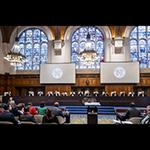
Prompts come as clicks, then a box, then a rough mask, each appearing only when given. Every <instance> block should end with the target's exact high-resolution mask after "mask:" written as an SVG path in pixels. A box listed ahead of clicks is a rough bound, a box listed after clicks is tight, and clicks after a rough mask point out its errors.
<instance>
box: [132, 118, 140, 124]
mask: <svg viewBox="0 0 150 150" xmlns="http://www.w3.org/2000/svg"><path fill="white" fill-rule="evenodd" d="M129 121H131V122H132V123H133V124H140V123H141V117H132V118H130V119H129Z"/></svg>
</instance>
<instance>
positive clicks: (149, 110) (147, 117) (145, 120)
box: [141, 104, 150, 124]
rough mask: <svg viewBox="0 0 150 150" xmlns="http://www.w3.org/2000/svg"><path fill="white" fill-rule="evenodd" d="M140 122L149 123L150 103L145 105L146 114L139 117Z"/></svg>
mask: <svg viewBox="0 0 150 150" xmlns="http://www.w3.org/2000/svg"><path fill="white" fill-rule="evenodd" d="M141 124H150V104H149V105H147V107H146V114H145V115H144V117H143V118H142V119H141Z"/></svg>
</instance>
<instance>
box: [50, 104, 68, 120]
mask: <svg viewBox="0 0 150 150" xmlns="http://www.w3.org/2000/svg"><path fill="white" fill-rule="evenodd" d="M52 115H53V116H61V117H63V118H66V121H68V120H70V113H69V112H68V111H67V110H66V108H65V107H60V104H59V102H55V103H54V107H53V109H52Z"/></svg>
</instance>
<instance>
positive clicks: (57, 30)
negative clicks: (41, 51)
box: [0, 26, 126, 43]
mask: <svg viewBox="0 0 150 150" xmlns="http://www.w3.org/2000/svg"><path fill="white" fill-rule="evenodd" d="M15 27H16V26H0V29H1V32H2V37H3V38H2V39H3V42H6V43H8V42H9V40H10V35H11V33H12V32H13V30H14V29H15ZM48 27H49V28H50V30H51V31H52V33H53V35H55V38H61V37H63V36H64V33H65V31H66V29H67V28H68V26H48ZM108 27H109V28H110V31H111V33H112V35H113V36H114V37H115V35H120V36H122V35H123V33H124V31H125V28H126V26H108Z"/></svg>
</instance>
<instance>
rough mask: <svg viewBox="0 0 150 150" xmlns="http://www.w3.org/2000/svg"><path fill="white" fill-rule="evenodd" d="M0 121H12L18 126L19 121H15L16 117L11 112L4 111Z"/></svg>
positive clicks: (0, 115) (0, 114)
mask: <svg viewBox="0 0 150 150" xmlns="http://www.w3.org/2000/svg"><path fill="white" fill-rule="evenodd" d="M0 121H10V122H12V123H14V124H18V122H17V120H16V119H15V117H14V115H13V114H12V113H11V112H8V111H4V112H2V113H0Z"/></svg>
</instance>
